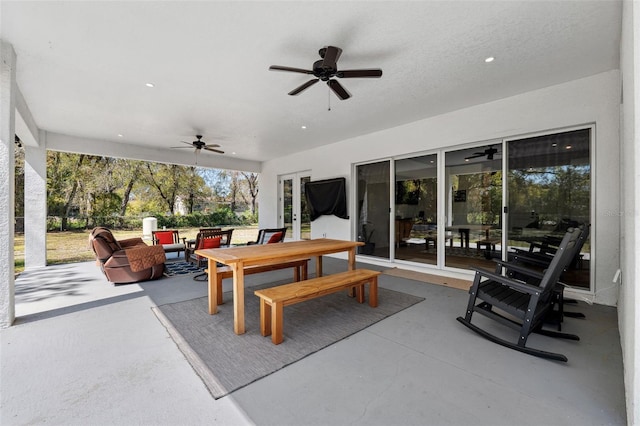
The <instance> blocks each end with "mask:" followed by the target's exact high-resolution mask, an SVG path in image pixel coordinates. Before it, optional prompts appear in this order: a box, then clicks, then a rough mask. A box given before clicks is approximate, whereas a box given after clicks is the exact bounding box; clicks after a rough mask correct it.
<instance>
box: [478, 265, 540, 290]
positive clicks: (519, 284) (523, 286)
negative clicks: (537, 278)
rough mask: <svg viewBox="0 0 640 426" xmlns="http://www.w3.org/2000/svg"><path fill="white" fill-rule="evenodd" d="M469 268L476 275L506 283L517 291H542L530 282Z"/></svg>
mask: <svg viewBox="0 0 640 426" xmlns="http://www.w3.org/2000/svg"><path fill="white" fill-rule="evenodd" d="M471 269H473V270H474V271H476V275H480V276H482V277H485V278H489V279H490V280H492V281H497V282H499V283H500V284H504V285H507V286H509V287H511V288H514V289H516V290H518V291H521V292H523V293H527V294H536V293H541V292H542V290H541V289H540V287H538V286H537V285H531V284H527V283H525V282H523V281H518V280H514V279H513V278H509V277H505V276H504V275H499V274H496V273H493V272H490V271H487V270H486V269H481V268H475V267H472V268H471ZM478 282H479V280H478ZM474 286H475V283H474ZM472 288H473V286H472Z"/></svg>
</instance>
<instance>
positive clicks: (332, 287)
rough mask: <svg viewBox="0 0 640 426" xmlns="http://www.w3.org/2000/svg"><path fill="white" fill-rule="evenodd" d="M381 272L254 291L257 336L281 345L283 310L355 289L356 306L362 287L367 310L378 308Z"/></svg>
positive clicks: (365, 271) (358, 271)
mask: <svg viewBox="0 0 640 426" xmlns="http://www.w3.org/2000/svg"><path fill="white" fill-rule="evenodd" d="M380 274H381V272H378V271H371V270H368V269H354V270H352V271H346V272H340V273H337V274H332V275H326V276H323V277H317V278H311V279H308V280H305V281H300V282H295V283H291V284H285V285H281V286H277V287H270V288H265V289H262V290H256V291H255V292H254V294H255V295H256V296H258V297H259V298H260V333H261V334H262V335H263V336H269V335H271V341H272V342H273V344H274V345H278V344H280V343H282V340H283V337H282V325H283V322H284V321H283V317H284V307H285V306H289V305H293V304H295V303H299V302H304V301H305V300H310V299H314V298H316V297H321V296H324V295H326V294H331V293H335V292H337V291H341V290H346V289H354V288H355V290H356V298H357V300H358V303H364V285H365V284H367V283H368V284H369V306H371V307H373V308H375V307H376V306H378V275H380Z"/></svg>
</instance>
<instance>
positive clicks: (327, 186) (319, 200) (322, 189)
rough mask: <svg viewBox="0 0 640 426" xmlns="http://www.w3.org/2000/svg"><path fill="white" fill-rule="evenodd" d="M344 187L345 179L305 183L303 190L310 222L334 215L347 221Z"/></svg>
mask: <svg viewBox="0 0 640 426" xmlns="http://www.w3.org/2000/svg"><path fill="white" fill-rule="evenodd" d="M346 187H347V184H346V179H345V178H334V179H324V180H316V181H312V182H307V183H305V185H304V190H305V196H306V198H307V206H308V208H309V215H310V216H311V220H316V219H317V218H319V217H320V216H322V215H335V216H337V217H339V218H341V219H349V216H348V215H347V189H346Z"/></svg>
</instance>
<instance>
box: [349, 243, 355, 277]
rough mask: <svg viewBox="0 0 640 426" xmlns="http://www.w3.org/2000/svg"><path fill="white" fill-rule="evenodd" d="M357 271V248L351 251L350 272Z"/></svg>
mask: <svg viewBox="0 0 640 426" xmlns="http://www.w3.org/2000/svg"><path fill="white" fill-rule="evenodd" d="M354 269H356V248H355V247H353V248H350V249H349V270H350V271H353V270H354Z"/></svg>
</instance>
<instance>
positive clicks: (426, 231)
mask: <svg viewBox="0 0 640 426" xmlns="http://www.w3.org/2000/svg"><path fill="white" fill-rule="evenodd" d="M444 238H445V244H446V242H447V241H448V240H449V241H450V243H453V238H452V237H451V233H450V232H448V231H447V232H445V235H444ZM437 241H438V228H437V226H436V225H435V224H433V223H426V224H418V223H414V224H413V226H412V227H411V231H410V232H409V238H405V239H404V242H405V243H406V244H408V245H420V244H424V245H425V250H429V248H430V247H433V248H434V249H435V248H436V247H437Z"/></svg>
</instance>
